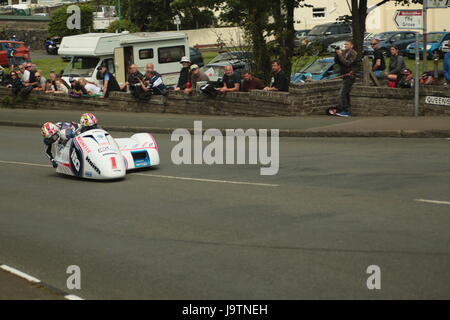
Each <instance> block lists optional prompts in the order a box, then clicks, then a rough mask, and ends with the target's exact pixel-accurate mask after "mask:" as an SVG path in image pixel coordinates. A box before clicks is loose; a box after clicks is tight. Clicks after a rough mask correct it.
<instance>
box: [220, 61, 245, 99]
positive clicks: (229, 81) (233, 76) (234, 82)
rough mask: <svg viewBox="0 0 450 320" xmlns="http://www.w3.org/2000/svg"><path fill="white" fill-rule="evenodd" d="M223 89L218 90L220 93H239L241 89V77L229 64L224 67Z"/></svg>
mask: <svg viewBox="0 0 450 320" xmlns="http://www.w3.org/2000/svg"><path fill="white" fill-rule="evenodd" d="M222 82H223V87H222V88H219V89H218V91H219V92H220V93H225V92H234V91H239V89H240V87H241V77H239V75H238V74H237V72H235V71H234V70H233V66H232V65H231V64H229V65H226V66H225V74H224V75H223V77H222Z"/></svg>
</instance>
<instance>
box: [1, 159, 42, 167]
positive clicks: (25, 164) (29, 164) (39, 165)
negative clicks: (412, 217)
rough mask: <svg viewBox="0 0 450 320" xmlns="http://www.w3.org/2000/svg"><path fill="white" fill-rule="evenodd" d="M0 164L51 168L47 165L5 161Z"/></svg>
mask: <svg viewBox="0 0 450 320" xmlns="http://www.w3.org/2000/svg"><path fill="white" fill-rule="evenodd" d="M0 163H6V164H20V165H24V166H34V167H46V168H47V167H51V165H49V164H39V163H29V162H17V161H5V160H0Z"/></svg>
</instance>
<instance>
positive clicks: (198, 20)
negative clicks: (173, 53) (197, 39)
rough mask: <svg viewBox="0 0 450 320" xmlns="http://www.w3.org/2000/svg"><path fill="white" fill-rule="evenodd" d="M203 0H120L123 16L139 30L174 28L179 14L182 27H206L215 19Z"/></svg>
mask: <svg viewBox="0 0 450 320" xmlns="http://www.w3.org/2000/svg"><path fill="white" fill-rule="evenodd" d="M204 1H205V0H200V1H195V0H139V1H136V0H122V1H121V4H122V5H121V6H122V12H123V16H124V18H126V19H127V20H129V21H132V22H133V23H134V24H135V25H136V26H137V27H138V28H139V30H140V31H164V30H176V26H175V24H174V23H173V20H174V17H175V15H177V14H179V15H180V16H181V17H182V19H181V27H182V28H183V29H197V28H207V27H210V26H212V25H213V24H214V23H215V22H216V19H215V17H214V13H213V12H212V11H211V10H208V9H207V8H206V7H203V6H202V2H204Z"/></svg>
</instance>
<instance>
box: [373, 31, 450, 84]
mask: <svg viewBox="0 0 450 320" xmlns="http://www.w3.org/2000/svg"><path fill="white" fill-rule="evenodd" d="M379 43H380V40H379V39H376V38H374V39H372V40H371V41H370V44H371V46H372V48H373V49H374V57H373V61H372V72H373V73H374V75H375V77H377V78H378V79H386V80H387V84H388V86H389V87H390V88H412V87H413V86H414V75H413V73H412V71H411V70H410V69H408V68H407V67H406V63H405V59H404V58H403V56H402V55H400V50H399V48H398V47H397V46H395V45H394V46H392V47H391V48H390V60H389V65H388V66H387V71H386V62H385V55H384V53H383V49H381V48H380V46H379ZM439 79H442V80H443V81H444V84H447V83H450V53H447V54H446V55H445V56H444V70H443V71H439V72H435V71H427V72H424V73H423V74H421V75H420V76H419V83H420V84H422V85H433V84H438V83H440V82H441V81H439Z"/></svg>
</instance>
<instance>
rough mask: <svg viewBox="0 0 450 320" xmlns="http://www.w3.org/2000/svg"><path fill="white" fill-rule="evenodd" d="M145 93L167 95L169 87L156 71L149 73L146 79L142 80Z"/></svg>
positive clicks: (146, 74)
mask: <svg viewBox="0 0 450 320" xmlns="http://www.w3.org/2000/svg"><path fill="white" fill-rule="evenodd" d="M140 82H141V88H142V90H144V93H146V94H148V93H150V94H152V95H163V96H165V95H167V87H166V85H165V84H164V82H163V80H162V78H161V77H160V76H159V75H158V74H157V73H156V72H155V71H147V72H146V73H145V77H144V79H142V80H140Z"/></svg>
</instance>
